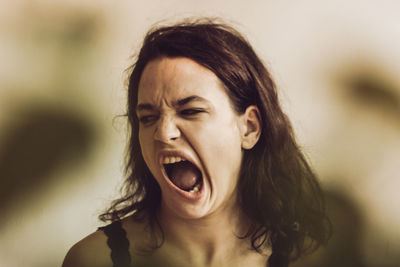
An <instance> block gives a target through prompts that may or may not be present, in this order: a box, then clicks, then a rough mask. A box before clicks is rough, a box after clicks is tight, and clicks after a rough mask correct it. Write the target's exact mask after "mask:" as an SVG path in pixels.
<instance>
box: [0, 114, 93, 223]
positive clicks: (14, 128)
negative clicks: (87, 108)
mask: <svg viewBox="0 0 400 267" xmlns="http://www.w3.org/2000/svg"><path fill="white" fill-rule="evenodd" d="M19 117H20V119H19V120H18V121H16V122H15V121H14V122H13V124H12V125H8V127H7V128H3V129H2V133H1V139H0V203H1V205H0V214H2V217H3V218H2V220H1V221H2V222H4V221H5V219H6V218H7V213H8V211H9V209H12V205H11V204H12V202H13V201H15V200H21V199H23V201H26V199H29V196H32V195H33V194H34V193H37V192H38V191H40V190H41V188H42V187H45V186H46V185H48V184H49V183H54V182H55V181H52V180H54V178H55V177H54V176H52V175H53V174H54V173H55V172H56V171H58V170H60V169H62V168H64V169H65V168H73V167H75V166H76V164H78V163H81V162H84V161H85V159H86V157H87V156H88V152H89V151H90V150H91V148H92V145H93V141H94V140H95V138H96V134H95V129H94V127H93V126H92V125H93V124H92V123H91V121H89V120H88V119H86V118H84V117H83V116H81V115H79V114H78V113H76V112H73V111H69V110H63V109H57V108H52V107H44V106H39V107H38V106H31V107H30V108H28V109H25V111H24V112H21V113H20V114H19ZM1 224H2V223H1V222H0V227H1Z"/></svg>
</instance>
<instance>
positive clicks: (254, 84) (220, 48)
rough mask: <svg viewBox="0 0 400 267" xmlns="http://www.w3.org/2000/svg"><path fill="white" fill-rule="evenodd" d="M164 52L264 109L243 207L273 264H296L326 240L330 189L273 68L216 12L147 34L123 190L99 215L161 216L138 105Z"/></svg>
mask: <svg viewBox="0 0 400 267" xmlns="http://www.w3.org/2000/svg"><path fill="white" fill-rule="evenodd" d="M161 57H169V58H175V57H186V58H190V59H192V60H194V61H196V62H197V63H198V64H200V65H202V66H204V67H206V68H207V69H209V70H211V71H212V72H213V73H215V75H216V76H218V78H219V79H220V80H221V81H222V82H223V84H224V85H225V90H226V93H227V94H228V96H229V98H230V100H231V102H232V104H233V107H234V109H235V111H236V112H237V113H238V114H242V113H243V112H244V111H245V110H246V108H247V107H248V106H250V105H256V106H257V107H258V108H259V110H260V113H261V120H262V132H261V136H260V139H259V140H258V142H257V143H256V145H255V146H254V147H253V148H252V149H250V150H245V151H244V155H243V161H242V166H241V171H240V177H239V180H238V185H237V187H238V194H239V195H238V199H239V201H240V205H241V209H242V210H243V212H244V213H245V214H246V215H247V217H248V218H249V219H250V221H251V225H250V227H249V228H248V231H247V234H246V235H245V236H243V237H242V238H249V239H250V240H251V245H252V248H253V249H255V250H257V251H258V252H262V248H263V247H265V245H267V246H269V245H270V246H272V255H271V257H270V259H269V266H271V267H282V266H288V264H289V262H290V261H291V260H294V259H297V258H298V257H300V256H301V255H303V254H305V253H309V252H312V251H314V250H316V249H317V248H318V247H319V246H320V245H321V244H324V243H326V242H327V240H328V238H329V235H330V223H329V220H328V218H327V217H326V214H325V208H324V200H323V194H322V190H321V188H320V186H319V184H318V181H317V179H316V176H315V174H314V173H313V171H312V169H311V168H310V166H309V164H308V163H307V160H306V159H305V157H304V155H303V153H302V152H301V150H300V148H299V146H298V145H297V143H296V141H295V137H294V133H293V129H292V126H291V123H290V121H289V119H288V117H287V116H286V115H285V114H284V113H283V111H282V109H281V107H280V104H279V101H278V95H277V91H276V87H275V84H274V82H273V80H272V78H271V75H270V73H269V72H268V70H267V69H266V68H265V66H264V64H263V63H262V61H261V60H260V59H259V58H258V56H257V55H256V53H255V52H254V50H253V48H252V47H251V46H250V44H249V43H248V42H247V41H246V39H245V38H244V37H243V36H242V35H241V34H240V33H238V32H237V31H236V30H235V29H233V28H232V27H230V26H227V25H225V24H223V23H218V22H215V21H214V20H209V19H205V20H204V19H203V20H198V21H194V22H193V21H192V22H187V21H186V22H182V23H179V24H175V25H172V26H162V27H156V28H153V29H152V30H150V31H149V32H148V34H147V35H146V37H145V39H144V42H143V45H142V47H141V49H140V52H139V54H138V56H137V60H136V63H135V64H134V65H133V66H132V67H131V69H130V70H131V72H130V77H129V84H128V110H127V117H128V120H129V125H130V140H129V149H128V151H127V164H126V175H127V178H126V181H125V184H124V188H123V196H122V198H120V199H118V200H116V201H114V202H113V204H112V206H111V207H110V208H109V209H108V210H107V211H106V212H105V213H103V214H102V215H100V216H99V218H100V219H101V220H103V221H115V220H120V219H121V218H123V217H126V216H127V215H131V214H133V217H134V218H137V219H139V218H141V216H142V215H143V214H145V215H146V216H148V217H149V218H150V219H151V220H150V221H151V223H152V224H154V223H155V222H156V217H155V213H156V211H157V208H158V207H159V205H160V200H161V191H160V187H159V185H158V184H157V182H156V181H155V179H154V177H153V176H152V174H151V173H150V170H149V169H148V167H147V166H146V164H145V162H144V159H143V156H142V154H141V149H140V144H139V138H138V133H139V122H138V118H137V116H136V112H135V111H136V105H137V100H138V99H137V98H138V86H139V81H140V77H141V75H142V72H143V70H144V68H145V66H146V65H147V64H148V63H149V62H150V61H152V60H154V59H157V58H161Z"/></svg>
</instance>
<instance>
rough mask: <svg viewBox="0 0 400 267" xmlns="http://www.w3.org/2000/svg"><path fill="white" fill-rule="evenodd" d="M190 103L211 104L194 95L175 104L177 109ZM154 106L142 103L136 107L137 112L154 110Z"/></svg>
mask: <svg viewBox="0 0 400 267" xmlns="http://www.w3.org/2000/svg"><path fill="white" fill-rule="evenodd" d="M190 102H205V103H209V101H208V100H207V99H205V98H203V97H201V96H197V95H192V96H188V97H185V98H182V99H179V100H177V101H174V102H173V105H174V106H177V107H181V106H184V105H186V104H188V103H190ZM153 109H154V106H153V105H152V104H149V103H140V104H138V105H137V107H136V112H138V111H142V110H153Z"/></svg>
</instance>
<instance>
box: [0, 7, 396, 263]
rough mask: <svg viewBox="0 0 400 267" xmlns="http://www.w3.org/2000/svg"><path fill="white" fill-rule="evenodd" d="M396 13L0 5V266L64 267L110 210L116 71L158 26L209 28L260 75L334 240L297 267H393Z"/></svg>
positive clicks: (119, 163) (117, 148)
mask: <svg viewBox="0 0 400 267" xmlns="http://www.w3.org/2000/svg"><path fill="white" fill-rule="evenodd" d="M399 14H400V2H399V1H397V0H391V1H389V0H381V1H378V0H375V1H367V0H366V1H362V0H347V1H345V0H337V1H319V0H306V1H289V0H283V1H277V0H275V1H272V0H269V1H264V0H263V1H262V0H259V1H245V2H243V1H222V0H213V1H210V0H207V1H194V0H193V1H177V0H166V1H162V0H158V1H157V0H148V1H136V0H131V1H128V0H120V1H106V0H98V1H81V0H80V1H78V0H63V1H50V0H3V1H1V2H0V213H1V217H0V218H1V219H0V266H4V267H26V266H32V267H39V266H40V267H46V266H60V265H61V263H62V260H63V258H64V256H65V254H66V252H67V251H68V249H69V248H70V247H71V246H72V245H73V244H74V243H76V242H77V241H79V240H80V239H81V238H83V237H84V236H86V235H87V234H89V233H91V232H93V231H94V230H96V228H97V227H98V226H100V225H101V223H100V222H99V221H98V220H97V216H98V214H99V213H100V212H101V211H102V210H103V209H104V208H105V207H107V205H108V204H109V203H110V201H111V200H112V199H113V198H115V197H117V196H118V188H119V186H120V185H121V182H122V179H123V172H122V170H123V159H124V157H123V153H124V149H125V138H126V125H125V119H124V117H118V115H121V114H123V113H124V110H125V93H126V91H125V90H126V89H125V86H124V80H125V78H126V74H125V73H124V70H125V69H126V68H127V67H129V66H130V64H132V62H133V61H132V58H131V56H132V55H133V54H134V53H135V52H136V51H137V48H138V47H139V46H140V43H141V41H142V38H143V36H144V34H145V33H146V31H147V30H148V29H149V27H150V26H152V25H153V24H154V23H156V22H159V21H161V20H167V21H177V20H179V19H181V18H183V17H188V16H218V17H222V18H224V19H225V20H226V21H227V22H228V23H231V24H232V25H233V26H234V27H236V28H237V29H238V30H239V31H241V32H242V33H244V34H245V35H246V36H247V38H248V39H249V40H250V42H251V43H252V44H253V46H254V48H255V50H256V51H257V52H258V53H259V55H260V57H261V58H262V59H263V60H264V62H265V63H266V64H267V66H268V67H269V68H270V70H271V72H272V74H273V76H274V77H275V80H276V82H277V85H278V87H279V90H280V96H281V100H282V103H283V106H284V109H285V111H286V112H287V113H288V114H289V117H290V118H291V119H292V122H293V124H294V127H295V130H296V134H297V136H298V141H299V143H300V144H301V145H302V146H303V148H304V151H305V153H306V154H307V155H308V158H309V159H310V161H311V162H312V164H313V166H314V168H315V170H316V172H317V173H318V174H319V176H320V179H321V181H322V184H323V187H324V189H325V190H326V192H327V206H328V211H329V213H330V215H331V218H332V222H333V224H334V235H333V237H332V240H331V242H330V243H329V245H328V247H327V248H324V249H321V250H319V251H318V252H317V253H316V254H315V255H314V256H312V257H307V258H305V259H303V260H302V261H300V262H298V263H296V266H366V267H369V266H371V267H373V266H379V267H381V266H400V230H399V229H400V227H399V226H400V195H399V191H400V177H399V176H400V174H399V173H400V75H399V73H400V49H399V47H400V16H399Z"/></svg>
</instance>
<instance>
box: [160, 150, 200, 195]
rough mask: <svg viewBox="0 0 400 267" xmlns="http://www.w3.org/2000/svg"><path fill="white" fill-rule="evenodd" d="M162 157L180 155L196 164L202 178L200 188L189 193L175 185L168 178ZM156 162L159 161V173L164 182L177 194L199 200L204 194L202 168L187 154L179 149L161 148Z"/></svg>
mask: <svg viewBox="0 0 400 267" xmlns="http://www.w3.org/2000/svg"><path fill="white" fill-rule="evenodd" d="M164 157H181V158H183V159H185V160H187V161H189V162H190V163H192V164H193V165H194V166H196V168H197V169H199V171H200V173H201V176H202V179H203V182H202V186H201V189H200V190H199V191H198V192H194V193H189V192H187V191H184V190H182V189H180V188H179V187H177V186H176V185H175V184H174V183H173V182H172V181H171V180H170V179H169V178H168V175H167V173H166V172H165V168H164V164H163V163H162V161H163V158H164ZM158 163H159V167H160V169H161V173H162V175H163V177H164V180H165V181H166V183H167V184H168V185H169V186H170V188H171V189H172V190H173V191H174V192H176V193H177V194H179V195H180V196H182V197H183V198H186V199H188V200H199V199H200V198H202V196H203V195H204V192H205V189H204V187H205V179H204V173H203V171H202V169H201V168H200V166H199V165H198V164H197V163H196V162H195V160H194V159H193V158H192V157H191V156H190V155H189V154H187V153H185V152H183V151H181V150H162V151H160V152H159V153H158Z"/></svg>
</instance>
